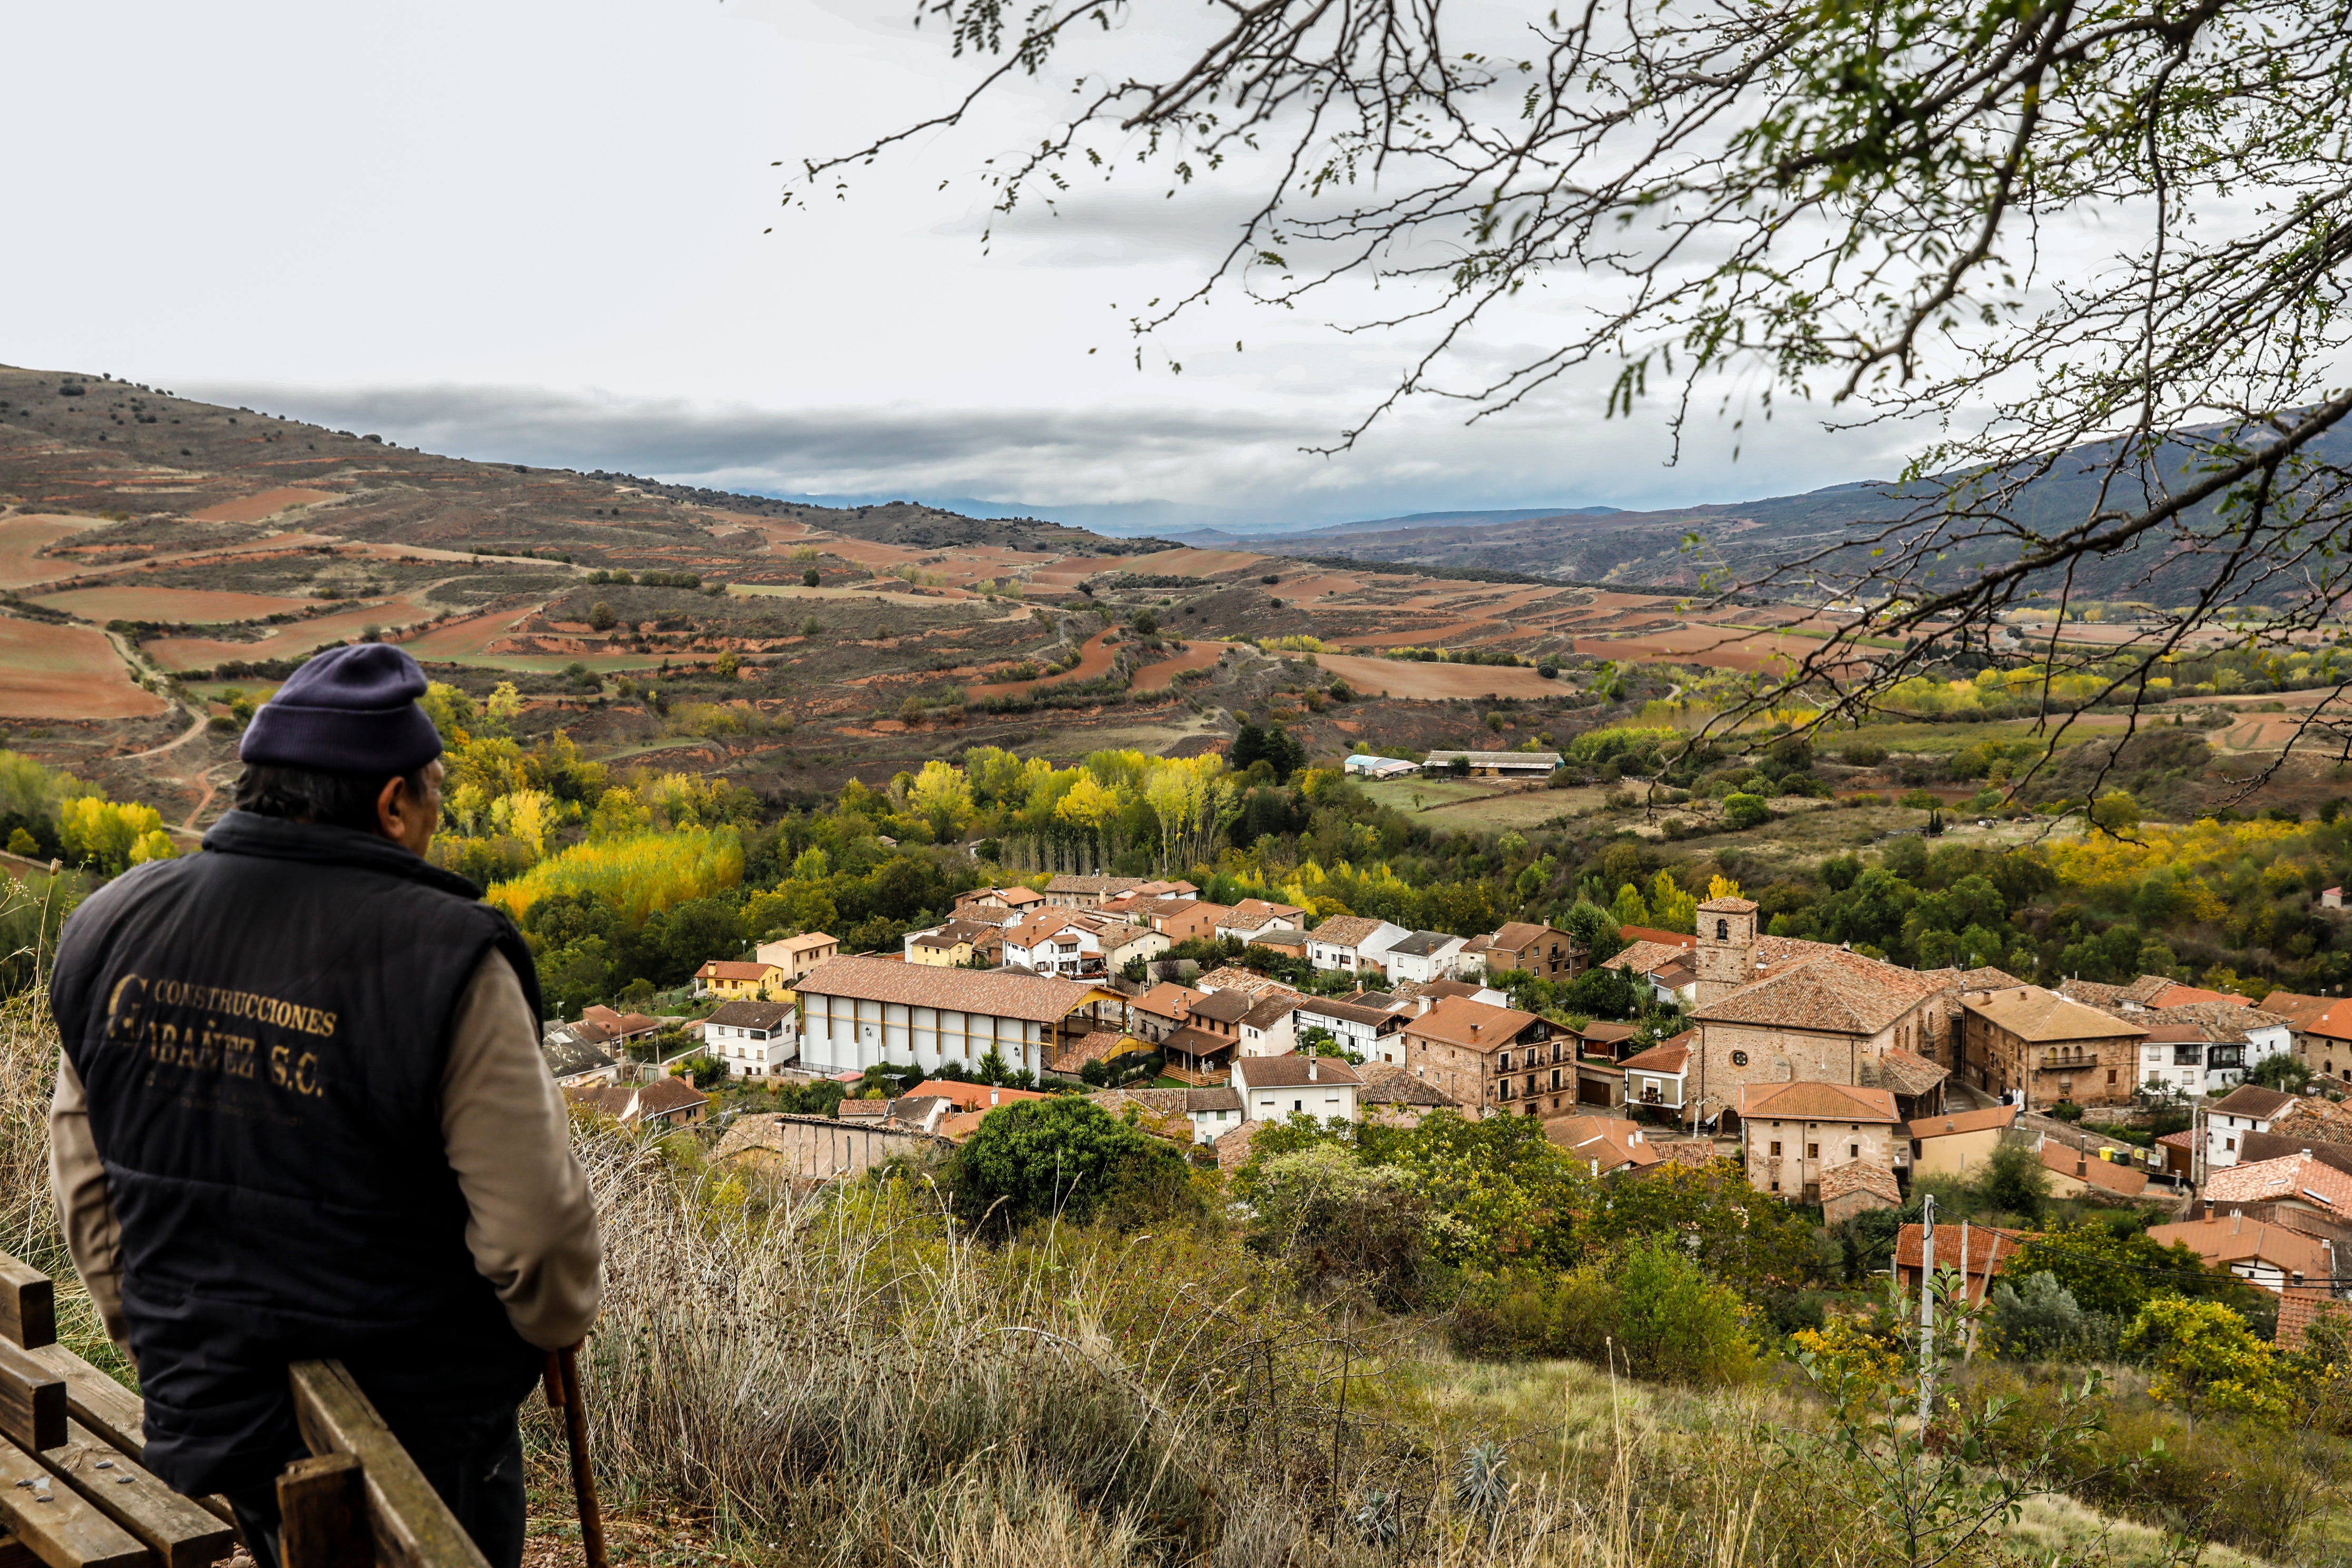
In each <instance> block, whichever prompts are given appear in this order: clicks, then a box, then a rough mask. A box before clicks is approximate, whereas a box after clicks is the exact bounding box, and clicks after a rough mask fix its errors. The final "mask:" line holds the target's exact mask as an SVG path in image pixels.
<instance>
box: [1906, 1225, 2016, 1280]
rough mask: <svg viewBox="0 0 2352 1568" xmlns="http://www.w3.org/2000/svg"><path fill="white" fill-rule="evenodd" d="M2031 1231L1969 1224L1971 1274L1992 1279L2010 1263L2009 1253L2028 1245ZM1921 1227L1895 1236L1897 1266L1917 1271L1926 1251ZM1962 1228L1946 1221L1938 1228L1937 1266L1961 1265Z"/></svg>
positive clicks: (1954, 1266)
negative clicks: (2027, 1241)
mask: <svg viewBox="0 0 2352 1568" xmlns="http://www.w3.org/2000/svg"><path fill="white" fill-rule="evenodd" d="M1921 1235H1922V1231H1921V1227H1920V1226H1916V1225H1906V1226H1904V1227H1903V1229H1902V1230H1901V1232H1900V1233H1898V1234H1897V1235H1896V1237H1895V1267H1897V1268H1908V1269H1911V1270H1913V1271H1914V1272H1916V1270H1917V1269H1918V1268H1919V1261H1920V1256H1921V1254H1922V1252H1923V1251H1924V1250H1925V1247H1924V1245H1923V1243H1922V1241H1921ZM2030 1235H2032V1232H2030V1231H2022V1230H2000V1229H1997V1228H1995V1227H1994V1226H1989V1225H1971V1226H1969V1234H1968V1248H1969V1278H1970V1279H1975V1278H1977V1277H1979V1276H1982V1277H1984V1278H1985V1279H1991V1277H1992V1276H1994V1275H1996V1274H1999V1273H2000V1271H2001V1270H2002V1268H2004V1267H2006V1266H2007V1264H2008V1262H2009V1255H2010V1254H2011V1253H2012V1252H2015V1251H2016V1250H2017V1249H2018V1248H2019V1247H2021V1246H2023V1245H2024V1244H2025V1241H2026V1238H2027V1237H2029V1236H2030ZM1960 1240H1961V1237H1960V1227H1959V1226H1957V1225H1953V1224H1950V1223H1946V1224H1944V1225H1939V1226H1937V1227H1936V1267H1937V1268H1953V1269H1957V1268H1959V1266H1960Z"/></svg>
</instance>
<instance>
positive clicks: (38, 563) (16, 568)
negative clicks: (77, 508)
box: [0, 512, 98, 588]
mask: <svg viewBox="0 0 2352 1568" xmlns="http://www.w3.org/2000/svg"><path fill="white" fill-rule="evenodd" d="M97 521H98V519H96V518H94V517H58V516H54V515H51V514H47V513H41V512H33V513H27V514H26V515H25V516H22V517H11V518H6V519H0V588H22V587H25V586H26V585H27V584H33V583H46V582H48V581H49V580H50V579H51V578H54V577H62V576H65V575H66V574H68V573H70V572H72V571H73V567H72V566H71V565H69V564H68V563H65V562H62V561H55V560H50V559H48V558H47V557H44V556H43V555H42V554H41V553H40V552H41V551H42V550H43V549H44V548H46V547H47V546H48V545H51V544H54V543H56V542H58V540H60V539H63V538H64V537H65V536H66V535H68V533H79V532H80V531H82V530H83V529H85V528H88V527H89V526H90V525H92V524H93V523H95V522H97Z"/></svg>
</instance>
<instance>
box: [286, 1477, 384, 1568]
mask: <svg viewBox="0 0 2352 1568" xmlns="http://www.w3.org/2000/svg"><path fill="white" fill-rule="evenodd" d="M278 1521H279V1522H278V1562H279V1563H282V1564H284V1568H374V1563H375V1541H374V1539H373V1531H370V1529H369V1528H368V1506H367V1481H366V1479H365V1477H364V1476H362V1473H361V1470H360V1462H359V1461H358V1460H357V1459H354V1458H352V1457H351V1456H350V1455H349V1454H318V1455H313V1456H312V1457H311V1458H307V1459H297V1460H295V1461H294V1462H293V1463H292V1464H290V1465H289V1466H287V1467H286V1468H285V1470H284V1471H283V1472H281V1473H280V1474H279V1476H278Z"/></svg>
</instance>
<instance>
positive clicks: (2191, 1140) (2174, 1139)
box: [2157, 1128, 2197, 1153]
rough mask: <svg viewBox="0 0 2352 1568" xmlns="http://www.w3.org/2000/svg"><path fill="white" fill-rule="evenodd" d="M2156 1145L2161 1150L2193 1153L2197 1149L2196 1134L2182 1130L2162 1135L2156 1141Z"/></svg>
mask: <svg viewBox="0 0 2352 1568" xmlns="http://www.w3.org/2000/svg"><path fill="white" fill-rule="evenodd" d="M2157 1143H2158V1146H2159V1147H2162V1148H2166V1149H2179V1150H2183V1151H2186V1152H2192V1153H2193V1152H2195V1151H2196V1148H2197V1134H2195V1133H2194V1132H2191V1131H2188V1130H2187V1129H2186V1128H2184V1129H2182V1130H2181V1131H2179V1132H2167V1133H2164V1134H2162V1135H2161V1136H2159V1137H2158V1139H2157Z"/></svg>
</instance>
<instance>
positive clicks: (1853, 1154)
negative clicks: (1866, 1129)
mask: <svg viewBox="0 0 2352 1568" xmlns="http://www.w3.org/2000/svg"><path fill="white" fill-rule="evenodd" d="M1845 1157H1846V1158H1847V1159H1849V1160H1859V1159H1861V1158H1862V1145H1861V1144H1859V1143H1849V1144H1847V1145H1846V1146H1845Z"/></svg>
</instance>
